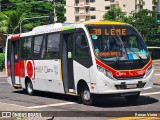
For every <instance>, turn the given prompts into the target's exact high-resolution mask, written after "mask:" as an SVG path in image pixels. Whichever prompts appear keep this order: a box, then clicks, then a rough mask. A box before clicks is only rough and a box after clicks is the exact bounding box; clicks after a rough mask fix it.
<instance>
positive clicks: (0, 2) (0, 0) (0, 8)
mask: <svg viewBox="0 0 160 120" xmlns="http://www.w3.org/2000/svg"><path fill="white" fill-rule="evenodd" d="M0 12H1V0H0Z"/></svg>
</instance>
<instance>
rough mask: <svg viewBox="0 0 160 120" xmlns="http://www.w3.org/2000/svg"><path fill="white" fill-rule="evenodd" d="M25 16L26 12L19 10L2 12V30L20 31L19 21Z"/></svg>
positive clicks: (12, 32) (0, 21) (10, 32)
mask: <svg viewBox="0 0 160 120" xmlns="http://www.w3.org/2000/svg"><path fill="white" fill-rule="evenodd" d="M24 17H25V15H24V13H23V14H21V13H18V12H17V11H7V12H5V13H3V14H2V13H1V16H0V23H2V24H1V25H0V26H1V27H2V28H1V29H0V32H2V33H7V34H15V33H19V23H20V21H21V20H22V19H23V18H24Z"/></svg>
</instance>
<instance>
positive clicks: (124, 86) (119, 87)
mask: <svg viewBox="0 0 160 120" xmlns="http://www.w3.org/2000/svg"><path fill="white" fill-rule="evenodd" d="M145 84H146V83H142V82H139V83H138V84H137V87H136V88H143V87H144V86H145ZM115 87H116V89H118V90H123V89H135V88H127V85H126V84H125V83H123V84H120V85H115Z"/></svg>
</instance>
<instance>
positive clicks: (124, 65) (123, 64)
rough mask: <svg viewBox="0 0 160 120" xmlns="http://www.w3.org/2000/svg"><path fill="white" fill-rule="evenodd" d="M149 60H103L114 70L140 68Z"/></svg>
mask: <svg viewBox="0 0 160 120" xmlns="http://www.w3.org/2000/svg"><path fill="white" fill-rule="evenodd" d="M148 61H149V60H143V62H142V61H140V60H135V61H130V62H128V61H119V62H105V63H106V64H107V65H108V66H110V67H112V68H114V69H116V70H134V69H142V68H143V67H144V66H145V65H146V64H147V63H148Z"/></svg>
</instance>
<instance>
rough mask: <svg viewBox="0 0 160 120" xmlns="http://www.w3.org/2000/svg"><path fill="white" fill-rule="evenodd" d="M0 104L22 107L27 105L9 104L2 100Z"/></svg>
mask: <svg viewBox="0 0 160 120" xmlns="http://www.w3.org/2000/svg"><path fill="white" fill-rule="evenodd" d="M0 104H7V105H12V106H16V107H23V108H27V107H25V106H21V105H16V104H10V103H3V102H0Z"/></svg>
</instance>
